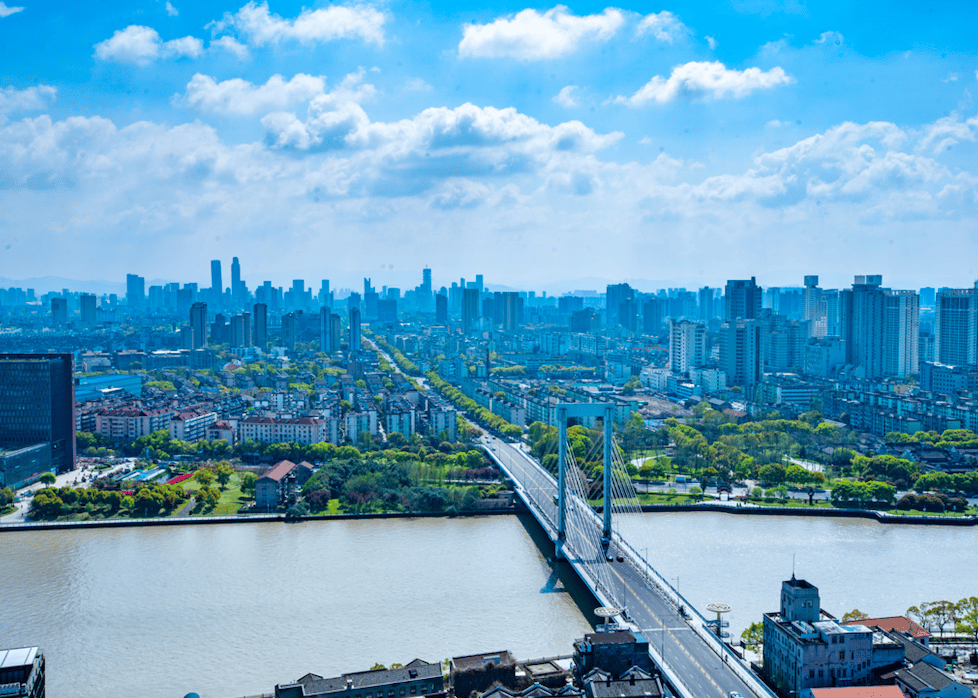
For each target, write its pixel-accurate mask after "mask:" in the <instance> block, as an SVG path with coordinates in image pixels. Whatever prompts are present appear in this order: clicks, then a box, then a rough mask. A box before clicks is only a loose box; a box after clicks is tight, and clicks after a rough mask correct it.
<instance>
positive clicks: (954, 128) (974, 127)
mask: <svg viewBox="0 0 978 698" xmlns="http://www.w3.org/2000/svg"><path fill="white" fill-rule="evenodd" d="M976 131H978V117H972V118H970V119H968V120H967V121H963V122H962V121H961V120H960V116H959V115H958V114H957V113H956V112H955V113H952V114H951V115H950V116H945V117H943V118H941V119H938V120H937V121H935V122H934V123H932V124H927V126H925V127H924V128H923V129H922V131H921V138H920V140H919V141H918V142H917V145H916V147H915V149H914V152H917V153H930V154H933V155H935V156H936V155H940V154H941V153H943V152H945V151H946V150H949V149H950V148H951V147H952V146H954V145H957V144H958V143H959V142H961V141H968V142H971V143H974V142H975V132H976Z"/></svg>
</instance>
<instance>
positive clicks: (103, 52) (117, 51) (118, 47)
mask: <svg viewBox="0 0 978 698" xmlns="http://www.w3.org/2000/svg"><path fill="white" fill-rule="evenodd" d="M203 52H204V42H203V41H201V40H200V39H197V38H195V37H193V36H185V37H183V38H180V39H173V40H172V41H162V40H161V39H160V35H159V33H158V32H157V31H156V30H155V29H153V28H152V27H143V26H140V25H138V24H130V25H129V26H128V27H126V28H125V29H118V30H116V32H115V33H114V34H113V35H112V36H111V37H110V38H108V39H106V40H105V41H101V42H99V43H97V44H95V56H96V57H97V58H100V59H101V60H103V61H114V62H116V63H132V64H135V65H141V66H144V65H148V64H149V63H151V62H153V61H155V60H156V59H158V58H171V57H173V58H180V57H187V58H198V57H200V55H201V54H202V53H203Z"/></svg>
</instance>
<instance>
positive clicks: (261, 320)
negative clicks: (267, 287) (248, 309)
mask: <svg viewBox="0 0 978 698" xmlns="http://www.w3.org/2000/svg"><path fill="white" fill-rule="evenodd" d="M252 310H254V316H255V335H254V340H255V346H256V347H260V348H262V349H264V348H265V345H267V344H268V306H267V305H266V304H264V303H255V305H254V307H253V308H252Z"/></svg>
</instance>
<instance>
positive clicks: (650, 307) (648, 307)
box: [642, 298, 662, 335]
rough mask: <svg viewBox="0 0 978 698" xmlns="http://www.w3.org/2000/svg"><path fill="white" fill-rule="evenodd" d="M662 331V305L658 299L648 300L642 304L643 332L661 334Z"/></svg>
mask: <svg viewBox="0 0 978 698" xmlns="http://www.w3.org/2000/svg"><path fill="white" fill-rule="evenodd" d="M661 329H662V305H661V303H660V302H659V299H658V298H648V299H646V301H645V302H644V303H643V304H642V332H644V333H645V334H655V335H657V334H659V330H661Z"/></svg>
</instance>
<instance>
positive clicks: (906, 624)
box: [846, 616, 931, 647]
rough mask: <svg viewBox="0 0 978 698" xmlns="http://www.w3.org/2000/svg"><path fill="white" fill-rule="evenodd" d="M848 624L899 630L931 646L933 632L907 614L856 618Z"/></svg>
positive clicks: (914, 639)
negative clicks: (906, 615)
mask: <svg viewBox="0 0 978 698" xmlns="http://www.w3.org/2000/svg"><path fill="white" fill-rule="evenodd" d="M846 625H865V626H867V627H869V628H879V629H880V630H889V631H894V632H898V633H900V634H902V635H906V636H907V637H909V638H910V639H912V640H913V641H914V642H917V643H919V644H921V645H923V646H924V647H930V638H931V634H930V633H929V632H927V631H926V630H924V629H923V628H922V627H920V626H919V625H917V624H916V623H914V622H913V621H912V620H910V619H909V618H907V617H905V616H887V617H886V618H863V619H862V620H854V621H852V622H851V623H846Z"/></svg>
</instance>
